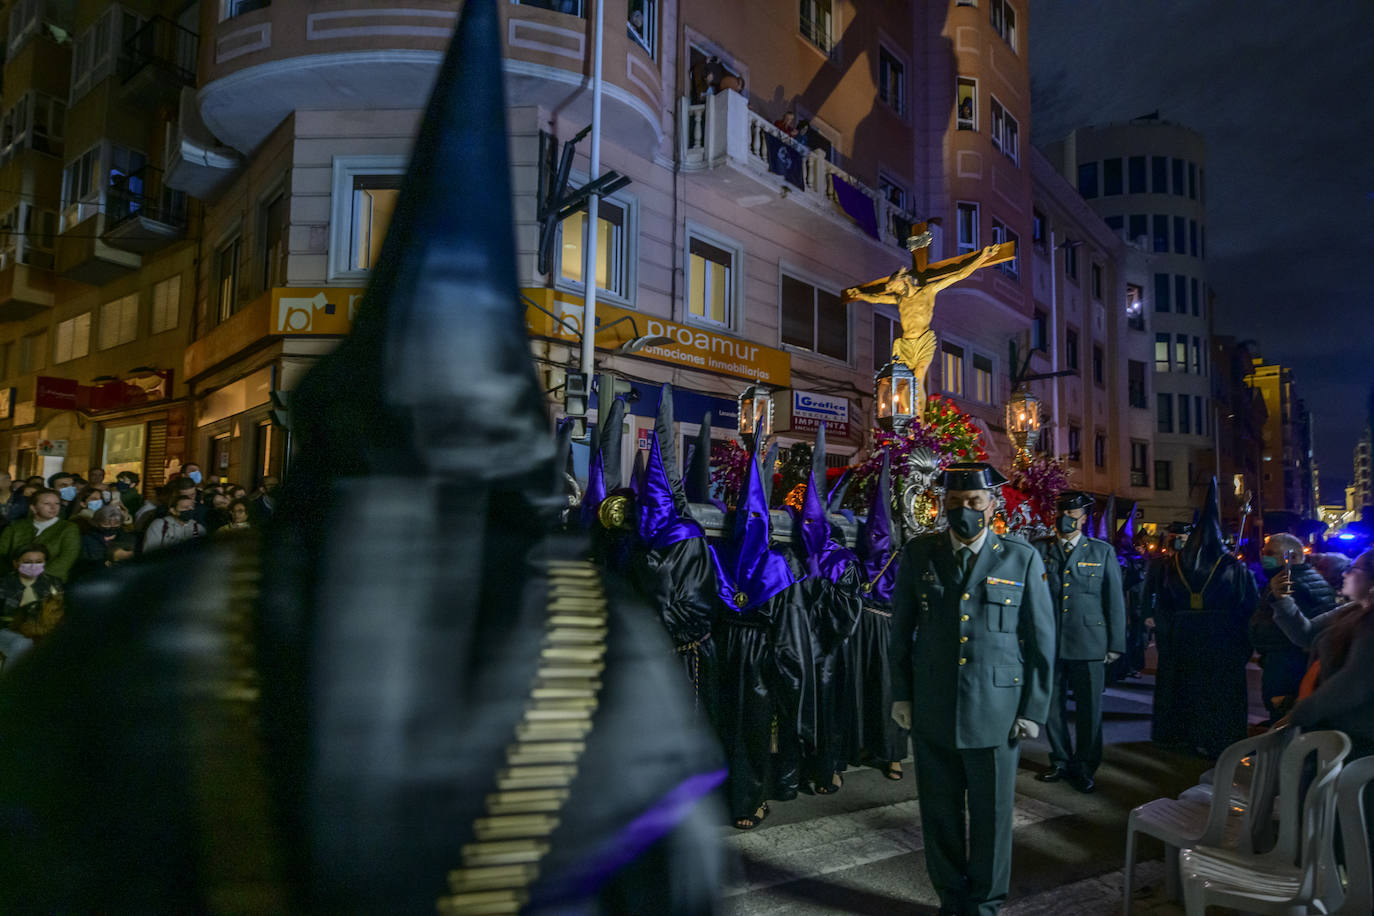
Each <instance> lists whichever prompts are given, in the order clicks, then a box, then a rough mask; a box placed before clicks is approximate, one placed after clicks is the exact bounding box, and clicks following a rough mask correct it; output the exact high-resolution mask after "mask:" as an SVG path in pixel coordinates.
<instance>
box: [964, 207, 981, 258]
mask: <svg viewBox="0 0 1374 916" xmlns="http://www.w3.org/2000/svg"><path fill="white" fill-rule="evenodd" d="M958 213H959V254H966V253H968V252H970V251H977V250H978V249H979V248H981V247H982V246H981V245H979V244H978V205H977V204H970V203H960V204H959V205H958Z"/></svg>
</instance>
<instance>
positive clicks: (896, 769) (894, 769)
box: [883, 760, 902, 782]
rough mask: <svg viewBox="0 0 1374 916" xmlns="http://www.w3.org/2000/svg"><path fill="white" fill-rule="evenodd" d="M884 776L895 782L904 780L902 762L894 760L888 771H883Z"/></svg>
mask: <svg viewBox="0 0 1374 916" xmlns="http://www.w3.org/2000/svg"><path fill="white" fill-rule="evenodd" d="M883 775H884V776H886V777H887V778H888V779H890V780H892V781H893V782H897V781H898V780H900V779H901V778H902V762H901V761H900V760H894V761H892V762H891V763H889V764H888V765H887V769H885V770H883Z"/></svg>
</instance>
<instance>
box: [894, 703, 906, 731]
mask: <svg viewBox="0 0 1374 916" xmlns="http://www.w3.org/2000/svg"><path fill="white" fill-rule="evenodd" d="M892 721H893V722H896V723H897V724H898V725H900V726H901V727H902V728H905V729H910V728H911V704H910V703H904V702H902V701H901V700H898V701H897V702H896V703H893V704H892Z"/></svg>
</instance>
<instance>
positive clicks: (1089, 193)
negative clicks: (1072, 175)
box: [1078, 162, 1097, 200]
mask: <svg viewBox="0 0 1374 916" xmlns="http://www.w3.org/2000/svg"><path fill="white" fill-rule="evenodd" d="M1078 194H1079V196H1080V197H1082V198H1083V199H1084V200H1092V199H1093V198H1094V197H1096V196H1097V163H1096V162H1080V163H1079V164H1078Z"/></svg>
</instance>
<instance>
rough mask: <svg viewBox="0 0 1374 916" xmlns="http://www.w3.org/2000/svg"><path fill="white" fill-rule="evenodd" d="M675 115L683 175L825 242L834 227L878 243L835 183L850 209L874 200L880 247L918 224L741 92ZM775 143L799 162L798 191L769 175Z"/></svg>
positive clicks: (791, 183)
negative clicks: (802, 141) (757, 109)
mask: <svg viewBox="0 0 1374 916" xmlns="http://www.w3.org/2000/svg"><path fill="white" fill-rule="evenodd" d="M678 111H679V123H678V143H679V149H678V155H679V160H680V161H681V162H682V169H683V171H684V172H695V173H698V174H699V175H700V176H701V179H702V180H704V181H705V182H707V183H709V184H712V185H714V186H716V188H717V190H719V191H720V192H721V193H722V194H723V195H725V196H728V197H730V198H731V199H733V200H735V201H737V202H738V203H739V204H740V206H743V207H748V208H750V209H753V210H756V211H758V212H760V213H763V214H766V215H768V216H769V217H771V218H772V219H773V220H776V221H777V222H780V223H785V224H788V225H792V226H795V227H796V228H798V229H800V230H801V231H802V232H805V233H806V234H807V235H810V236H811V237H813V238H815V239H818V240H821V241H824V240H827V239H833V238H834V237H835V230H836V229H845V230H848V231H850V232H852V233H854V234H855V235H858V236H861V237H863V238H869V239H873V236H872V235H871V234H870V233H868V232H867V231H865V230H864V229H863V228H861V226H860V225H859V221H858V220H856V218H854V217H851V216H850V214H849V213H847V212H846V211H845V209H843V207H842V204H841V198H840V188H841V186H839V185H837V183H836V182H837V180H838V181H840V182H844V183H845V184H847V185H849V186H850V188H852V189H853V191H854V192H857V194H851V195H850V196H851V201H850V206H851V208H853V209H859V208H866V206H867V203H866V202H865V200H864V199H865V198H866V199H867V201H871V202H872V205H873V216H874V226H875V228H876V232H877V236H878V237H877V239H875V241H882V242H883V243H885V244H888V245H893V246H901V245H902V244H903V243H904V242H905V241H906V239H905V230H904V229H901V228H899V227H905V226H909V225H910V224H911V223H912V222H914V221H915V220H914V218H913V217H912V216H911V215H910V214H908V213H905V212H904V211H903V210H902V209H901V208H900V207H897V206H896V205H894V204H892V203H890V202H889V201H888V200H887V199H886V198H885V197H883V195H882V194H880V193H879V192H878V191H877V190H876V189H874V188H871V187H869V186H868V185H866V184H864V183H863V182H861V181H859V180H858V179H857V178H855V177H854V176H853V175H850V174H849V173H848V172H845V171H844V170H843V169H841V168H840V167H839V166H837V165H835V164H834V163H832V162H829V161H827V160H826V158H825V154H824V153H823V152H822V151H820V150H808V149H807V148H806V147H804V146H802V145H801V144H799V143H798V142H797V141H795V140H792V139H790V138H789V137H787V135H786V134H784V133H783V132H782V131H780V130H779V129H778V128H776V127H774V126H773V124H772V122H770V121H768V120H767V119H766V118H764V117H763V116H762V115H760V114H758V113H757V112H754V111H751V110H750V109H749V103H748V100H747V99H746V98H745V97H744V96H742V95H740V94H739V93H737V92H733V91H725V92H718V93H716V94H715V95H711V96H707V98H706V102H705V103H703V104H699V105H693V104H690V103H689V101H688V100H687V99H683V100H682V104H681V105H680V107H679V109H678ZM770 145H771V146H772V147H773V148H774V149H777V148H779V147H781V148H783V149H784V150H785V151H786V152H788V153H790V154H791V158H792V159H793V161H795V159H796V158H800V159H801V162H800V165H799V166H794V172H793V178H797V179H798V180H799V182H800V186H798V183H797V181H792V180H789V179H788V177H786V176H784V175H782V174H779V173H777V172H774V171H770V170H769V167H768V163H769V147H770ZM798 173H799V174H798ZM865 217H866V214H865ZM899 232H901V235H902V237H899V235H898V233H899Z"/></svg>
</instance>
